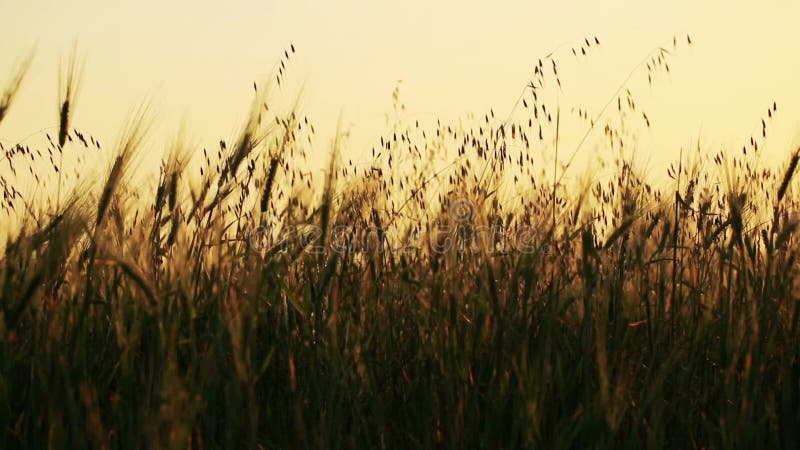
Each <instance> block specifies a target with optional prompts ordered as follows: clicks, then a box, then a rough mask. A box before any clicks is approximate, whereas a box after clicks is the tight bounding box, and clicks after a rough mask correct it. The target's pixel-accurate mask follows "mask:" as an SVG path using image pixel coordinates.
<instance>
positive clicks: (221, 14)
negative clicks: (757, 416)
mask: <svg viewBox="0 0 800 450" xmlns="http://www.w3.org/2000/svg"><path fill="white" fill-rule="evenodd" d="M0 18H1V19H0V23H2V26H0V42H2V47H1V48H0V80H2V81H3V82H4V81H5V80H7V79H8V77H9V76H10V74H11V71H12V69H13V67H14V65H15V63H16V62H18V61H19V59H20V58H21V57H23V56H24V55H25V54H26V52H27V51H28V50H29V49H30V48H31V47H32V46H33V45H34V44H36V46H37V52H36V57H35V61H34V64H33V66H32V67H31V71H30V73H29V76H28V78H27V80H26V82H25V84H24V85H23V87H22V90H21V92H20V94H19V97H18V99H17V101H16V102H15V104H14V106H13V107H12V109H11V111H10V114H9V116H8V118H7V119H6V121H5V122H4V123H3V124H2V125H0V139H2V140H3V142H11V143H14V142H18V141H20V140H23V139H25V138H26V137H28V136H29V135H31V134H32V133H35V132H37V131H38V130H41V129H43V128H46V127H51V126H54V125H56V117H57V115H56V102H57V100H56V92H57V73H58V63H59V59H60V58H64V57H66V56H67V55H68V53H69V52H70V50H71V48H72V46H73V42H75V41H76V40H77V42H78V48H79V54H80V55H81V56H82V59H83V60H84V61H85V69H84V72H83V78H82V85H81V91H80V92H79V97H78V104H77V110H76V113H75V119H74V124H75V125H76V126H77V127H78V128H81V129H85V130H89V131H91V132H92V133H93V134H95V135H96V136H98V137H99V138H101V139H103V140H104V141H105V142H109V141H113V140H114V139H115V138H116V136H117V132H118V130H119V129H120V126H121V124H122V123H123V122H124V120H125V118H126V117H127V116H128V115H129V113H130V112H131V110H132V109H133V108H135V107H136V106H137V105H139V104H141V103H142V102H143V101H145V100H147V99H150V101H151V103H152V106H153V111H154V113H155V118H156V120H155V121H154V123H155V126H154V129H153V137H154V139H153V141H154V143H155V148H160V146H162V144H163V143H164V142H165V141H166V137H167V136H171V135H174V133H175V130H176V129H177V128H178V126H179V124H180V123H181V121H182V120H184V119H185V120H186V122H187V123H188V125H189V126H188V129H189V131H190V134H191V135H192V136H194V137H195V138H196V140H197V141H199V142H203V143H213V142H216V140H218V139H219V138H221V137H230V136H233V135H234V134H235V132H236V130H237V129H238V127H239V126H240V125H241V122H242V120H243V118H244V115H245V114H246V112H247V109H248V106H249V101H250V99H251V97H252V90H253V89H252V83H253V81H254V80H263V79H265V78H266V77H267V75H268V74H269V73H270V71H271V70H272V68H273V67H274V65H275V64H276V62H277V61H278V60H279V58H280V55H281V54H282V52H283V49H284V48H286V47H288V46H289V44H290V43H293V44H294V45H295V46H296V48H297V55H296V57H295V58H294V61H293V62H292V64H291V65H290V68H289V71H288V77H287V80H288V81H289V83H288V84H287V85H286V87H285V89H284V90H283V91H282V92H281V93H280V95H281V96H283V97H284V98H288V99H291V98H294V97H295V96H297V95H299V93H300V88H301V86H303V87H304V89H303V92H302V102H301V104H302V109H303V111H304V112H305V113H306V114H307V115H308V116H309V117H310V118H312V119H313V120H314V121H315V122H316V123H317V124H318V128H319V131H320V142H319V144H320V148H322V147H325V146H326V145H327V143H328V141H329V140H330V138H331V137H332V134H333V131H334V127H335V123H336V121H337V119H338V117H339V115H340V113H341V114H342V117H343V123H344V124H345V127H347V129H348V130H350V131H351V133H352V145H351V146H350V149H349V150H348V151H351V152H353V153H354V154H357V155H358V154H366V152H367V151H368V149H369V146H370V145H371V142H373V141H374V139H375V138H376V137H377V136H378V133H379V132H380V131H381V130H382V129H383V127H384V123H385V119H384V118H385V114H386V113H389V112H391V108H392V98H391V93H392V89H393V88H394V86H395V83H396V81H397V80H403V83H402V90H401V96H402V99H403V101H404V103H405V104H406V105H407V114H408V116H409V117H413V118H419V119H421V120H429V121H430V120H435V119H436V118H437V117H441V118H443V119H455V118H458V117H462V116H464V115H465V114H467V113H469V112H475V113H481V114H482V113H483V112H485V111H486V110H488V109H489V108H494V109H495V111H497V112H498V113H499V114H507V113H508V111H509V110H510V108H511V107H512V106H513V104H514V102H515V101H516V99H517V96H518V95H519V93H520V90H521V88H522V87H523V86H524V85H525V84H526V81H527V79H528V77H529V76H530V73H531V71H532V69H533V65H534V63H535V62H536V61H537V59H538V58H539V57H541V56H543V55H545V54H547V53H548V52H550V51H552V50H554V49H556V48H559V46H561V45H562V44H567V47H562V50H561V53H559V55H560V56H558V59H559V62H560V64H561V67H562V72H563V73H564V74H565V75H564V81H565V89H564V99H563V100H564V102H565V104H568V105H573V106H584V107H586V108H588V109H590V110H593V111H596V110H599V109H600V108H601V107H602V105H603V104H604V103H605V102H606V101H608V100H609V99H610V98H611V97H612V96H613V93H614V91H615V90H616V88H617V86H618V85H619V83H620V82H621V81H622V80H624V79H625V78H626V77H627V75H628V73H629V72H630V71H631V70H632V69H633V68H634V67H635V66H636V65H637V64H638V62H639V61H640V60H641V59H642V58H643V57H644V56H645V55H646V54H647V53H648V52H649V51H651V50H652V49H653V48H654V47H656V46H658V45H662V44H663V45H666V44H667V43H670V44H671V42H672V37H673V35H676V34H677V35H679V36H685V35H686V34H687V33H688V34H690V35H691V36H692V38H693V40H694V45H693V46H692V47H691V48H689V49H685V50H683V51H679V52H678V54H676V55H675V57H674V59H673V61H674V63H673V66H672V69H673V70H672V76H671V77H670V78H669V79H663V80H661V81H660V82H659V83H657V85H656V86H655V87H654V88H653V89H648V88H647V85H646V83H642V82H641V81H642V78H643V77H646V75H641V76H639V77H638V78H635V79H634V86H635V87H636V88H637V96H638V97H639V98H640V100H641V101H642V102H643V103H644V104H645V106H646V108H647V111H648V114H649V115H650V117H651V119H652V121H653V128H652V131H650V132H649V133H648V134H649V137H648V138H647V139H646V140H645V141H644V142H643V149H642V150H641V151H643V152H645V151H646V152H649V154H650V155H651V156H652V161H655V162H656V163H657V164H658V163H660V162H661V161H665V160H667V159H669V158H673V157H676V156H677V151H678V148H679V147H680V146H681V145H684V146H685V145H688V144H690V143H692V142H694V141H695V140H696V139H697V138H698V136H700V137H701V138H702V140H703V141H704V142H705V144H706V145H708V146H709V147H710V148H714V149H718V148H719V147H720V146H722V145H725V146H729V147H732V148H738V147H741V144H742V142H743V141H745V140H746V139H747V138H748V136H749V135H750V133H752V132H753V131H754V130H755V131H758V130H760V117H761V116H762V115H763V114H764V112H765V111H766V109H767V107H768V105H771V104H772V102H773V100H775V101H777V103H778V105H779V110H778V116H777V119H776V120H775V122H774V127H773V129H772V130H773V132H772V135H771V138H770V140H769V141H768V146H767V149H766V153H767V154H769V155H771V156H772V157H774V158H780V159H781V160H783V159H785V158H786V154H787V153H788V149H789V146H790V144H791V143H792V142H793V139H794V137H795V132H796V131H797V129H798V125H800V121H798V118H800V85H799V84H798V80H800V57H799V56H798V48H800V47H799V46H798V42H799V40H798V37H797V32H796V29H797V21H798V19H800V2H797V1H795V0H765V1H747V2H744V1H704V2H698V1H696V0H692V1H689V0H675V1H670V2H643V1H637V2H634V1H619V0H615V1H561V0H560V1H550V2H542V1H530V0H528V1H508V0H504V1H492V2H489V1H480V2H477V1H471V0H459V1H453V0H446V1H441V0H440V1H429V0H425V1H422V0H406V1H402V2H382V1H381V2H379V1H355V0H337V1H325V2H322V1H316V2H312V1H308V0H294V1H284V2H275V1H268V0H260V1H256V0H233V1H229V2H224V3H223V2H216V1H214V2H212V1H207V0H195V1H186V0H180V1H169V2H164V1H155V0H142V1H136V2H109V1H100V0H70V1H63V0H50V1H44V0H26V1H14V0H0ZM595 35H596V36H597V37H598V38H599V39H600V40H601V42H602V46H601V48H600V49H599V50H598V51H597V52H596V53H595V54H593V55H591V57H590V58H587V59H585V60H582V61H578V60H576V58H574V57H573V56H572V54H571V53H569V52H568V49H569V44H571V43H578V42H580V41H582V39H583V37H584V36H595ZM643 73H644V72H643ZM636 80H638V81H636ZM645 144H646V145H645ZM153 151H154V152H155V151H156V150H153ZM320 151H322V150H320ZM154 160H155V159H154ZM654 169H655V170H660V169H659V168H658V166H656V167H654Z"/></svg>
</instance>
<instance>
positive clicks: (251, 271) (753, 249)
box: [0, 38, 800, 449]
mask: <svg viewBox="0 0 800 450" xmlns="http://www.w3.org/2000/svg"><path fill="white" fill-rule="evenodd" d="M687 40H688V38H687ZM599 43H600V41H599V40H598V39H596V38H594V39H591V40H590V39H589V38H587V39H586V40H585V41H584V43H582V44H580V45H579V46H577V47H574V49H573V54H574V57H576V58H582V57H584V55H586V54H587V51H590V50H591V49H592V48H593V47H594V46H596V45H599ZM584 44H585V45H584ZM674 47H675V48H676V49H677V48H678V47H679V43H678V39H677V38H676V39H675V40H674ZM293 54H294V47H292V48H291V50H290V51H289V50H287V52H286V53H285V54H284V59H282V60H281V63H280V70H279V73H278V74H277V78H276V82H280V81H281V80H282V79H283V77H284V76H285V72H286V70H287V65H288V63H289V59H290V58H291V56H292V55H293ZM670 55H671V53H670V52H666V53H665V52H662V51H661V50H657V51H656V52H654V53H653V54H652V55H650V56H649V57H648V58H647V59H646V60H645V64H644V65H642V68H644V67H645V65H646V71H644V70H638V69H637V70H636V71H634V74H637V73H638V74H639V75H640V76H644V75H645V74H646V75H647V78H648V81H649V82H651V83H653V82H656V81H657V76H662V75H664V74H666V72H667V71H668V70H669V66H668V63H669V62H668V58H669V57H670ZM550 66H551V67H550ZM71 72H72V71H70V73H71ZM20 73H22V74H24V70H22V71H21V72H20ZM73 79H74V78H73ZM20 82H21V76H20V77H14V78H13V79H12V81H11V85H10V88H8V89H7V92H11V93H12V94H11V95H9V96H7V97H8V98H9V99H10V98H13V92H16V89H17V87H18V86H19V83H20ZM67 84H68V85H69V84H72V82H68V83H67ZM545 85H547V86H551V87H552V86H557V88H558V89H560V85H561V82H560V80H559V79H558V71H557V65H556V63H555V56H553V55H549V56H548V57H546V58H543V59H542V60H541V61H539V62H538V64H537V65H536V68H535V73H534V75H533V78H532V80H531V81H530V83H529V85H528V87H527V88H526V89H525V90H524V91H523V93H522V95H521V97H520V101H519V102H518V105H517V108H516V109H515V112H514V113H513V114H512V115H510V116H509V117H508V118H507V119H506V120H500V119H497V118H495V117H494V113H493V112H489V113H487V114H486V116H485V117H483V118H480V119H478V120H477V121H475V122H474V123H472V124H467V125H465V123H464V122H462V123H459V124H445V123H436V124H431V125H430V126H428V127H426V126H425V125H424V124H423V125H420V124H419V123H418V122H417V123H409V122H403V121H402V120H401V121H400V122H399V123H398V124H397V126H395V127H394V128H393V129H392V130H390V131H389V132H388V133H387V134H385V135H384V136H382V137H381V138H380V142H379V143H376V148H375V149H373V158H372V159H371V160H369V161H366V162H358V161H357V162H352V161H349V160H346V156H345V155H346V154H347V153H346V152H345V151H344V150H343V148H344V147H343V146H345V145H347V142H346V140H345V139H344V136H343V135H342V134H341V133H340V134H337V136H336V139H335V141H334V143H333V147H332V149H331V150H332V151H331V153H330V154H331V155H332V156H331V160H330V163H329V164H328V168H327V171H326V172H325V175H324V179H323V180H320V181H321V183H318V182H317V181H318V180H316V179H315V178H316V177H315V176H314V175H313V172H309V170H310V169H309V167H310V163H309V161H308V158H307V152H308V151H310V149H311V148H312V147H311V145H310V142H312V139H313V138H314V136H315V130H314V126H313V124H312V123H311V122H309V121H308V119H307V118H305V117H303V116H302V115H301V114H300V112H299V111H298V110H297V108H296V107H294V108H291V109H289V110H286V111H280V110H279V108H276V107H271V106H270V105H269V104H268V103H267V100H268V98H266V97H265V92H264V91H263V90H259V88H258V86H256V97H257V98H256V100H255V101H254V103H253V105H254V106H253V108H252V109H251V111H250V112H249V114H248V116H247V118H246V120H245V125H244V126H243V127H242V132H241V134H240V135H239V136H238V137H237V138H236V139H235V140H234V141H233V142H234V144H233V145H231V146H229V145H228V144H227V142H226V141H224V140H223V141H220V144H219V149H217V150H216V151H215V150H213V149H212V150H211V151H209V150H208V149H205V148H204V149H201V148H196V147H195V146H194V145H193V144H191V143H190V142H189V141H188V140H186V139H185V138H178V139H177V140H176V141H175V142H173V143H172V144H171V146H170V148H169V149H168V151H167V152H166V153H165V158H164V160H163V162H162V164H161V166H160V171H159V174H158V178H157V180H158V181H157V183H156V185H155V186H153V187H151V190H150V191H148V190H143V189H142V187H141V186H133V185H131V182H130V181H129V180H130V178H129V177H128V175H129V172H130V170H129V169H130V167H131V161H133V160H134V159H135V157H136V153H137V151H139V148H140V147H141V145H142V143H143V140H144V139H145V136H146V131H147V127H146V125H147V121H146V119H145V118H144V117H143V116H141V115H136V116H135V117H134V119H133V120H132V122H131V125H129V126H128V127H126V131H124V132H123V133H122V136H121V138H120V141H119V144H118V146H117V147H116V151H115V153H113V154H111V155H109V156H110V161H111V162H110V166H109V169H108V172H107V173H106V174H105V178H103V179H101V180H100V183H99V184H98V186H96V187H93V186H91V185H87V184H86V183H78V184H77V185H76V187H74V188H73V189H70V190H69V192H68V193H67V194H66V196H65V200H64V201H63V202H60V201H59V202H57V203H56V204H55V206H53V205H52V204H48V203H44V204H42V205H40V204H39V203H37V201H36V199H35V198H30V199H26V201H25V204H27V205H30V207H27V208H25V209H22V208H19V207H14V206H13V205H12V203H14V202H20V201H21V200H20V199H19V197H20V196H21V194H19V193H17V191H16V190H15V189H14V185H15V183H18V182H20V180H21V179H23V178H25V177H28V176H29V175H30V176H34V175H37V176H39V177H40V178H36V179H37V180H39V179H41V180H43V181H42V183H45V182H46V180H48V179H50V178H48V177H55V176H57V175H56V173H55V172H51V173H36V174H34V172H33V170H30V171H29V172H25V171H24V170H22V169H20V170H19V171H17V170H15V169H14V168H20V167H25V166H26V165H27V166H28V167H32V166H33V162H29V161H34V160H36V159H37V158H46V156H44V155H46V154H47V152H48V151H51V150H52V147H55V144H56V143H54V142H50V147H49V148H45V149H44V150H45V151H44V153H42V152H41V151H40V150H41V149H30V148H26V147H24V146H20V145H17V146H13V147H10V148H4V152H5V158H7V160H8V164H9V168H10V169H11V170H13V172H12V171H11V170H10V171H9V173H8V175H7V176H5V177H4V178H2V180H1V181H2V183H0V186H3V188H4V190H5V191H4V192H5V194H4V202H3V203H2V206H3V214H5V215H6V216H7V218H9V217H10V218H14V217H16V218H19V219H21V220H20V223H21V225H20V226H19V227H18V229H14V230H12V231H8V232H7V233H6V234H7V236H6V243H5V249H4V253H3V255H2V259H1V260H0V426H1V427H2V429H1V430H0V443H1V445H2V447H3V448H175V449H178V448H180V449H186V448H191V449H215V448H369V449H384V448H493V449H494V448H637V449H638V448H797V446H798V445H800V415H798V411H800V385H798V380H799V379H800V363H799V362H798V351H799V350H800V346H799V345H798V344H800V339H799V338H798V321H799V318H800V315H798V295H797V292H798V287H799V285H798V283H800V273H798V270H797V266H796V264H795V263H796V260H797V256H798V251H800V245H799V244H798V240H797V237H796V236H795V235H794V234H795V233H794V232H795V230H796V228H797V226H798V220H797V218H796V215H795V213H794V211H793V205H795V204H796V198H797V191H796V188H795V187H796V178H795V171H796V168H797V163H798V154H800V153H798V152H800V149H798V150H795V149H787V151H791V152H793V153H791V157H790V160H789V163H788V166H787V168H786V169H785V170H783V171H775V170H771V169H769V168H764V167H761V166H760V165H759V159H758V157H757V155H758V146H759V143H762V142H763V139H765V138H766V134H767V133H766V130H767V126H768V124H769V120H770V119H771V118H772V117H773V114H775V113H777V105H776V104H775V105H772V106H770V108H769V111H768V117H766V120H765V121H764V122H763V127H764V128H763V129H764V133H763V136H762V138H761V140H759V139H752V140H751V141H750V142H749V143H747V144H746V147H745V149H744V151H743V153H745V154H742V155H739V154H738V152H736V153H735V154H734V152H728V151H720V152H718V153H714V152H712V151H709V150H707V149H703V148H701V147H700V146H699V145H698V148H697V149H696V150H695V151H694V153H693V154H692V155H690V156H692V157H693V158H694V159H691V158H688V157H684V155H689V154H690V152H688V151H687V152H682V153H681V157H680V161H678V162H676V163H675V164H673V165H672V166H671V167H669V168H668V170H667V174H668V176H670V177H671V178H672V179H673V180H674V183H673V184H672V185H669V186H667V187H661V188H659V187H656V186H653V185H651V184H649V183H648V181H647V180H646V178H645V177H644V176H643V175H642V174H641V173H639V171H638V170H637V168H636V164H635V163H634V162H632V161H631V158H630V153H629V152H627V151H626V145H627V146H628V147H627V148H630V147H631V144H630V142H631V140H632V139H634V136H632V135H631V131H630V130H631V129H637V128H639V129H640V128H642V127H648V126H649V121H650V119H649V118H648V116H647V114H646V113H645V112H643V111H640V110H639V109H638V107H637V105H636V103H637V102H636V98H635V96H634V94H633V92H632V89H630V88H627V87H625V86H624V85H623V88H621V89H620V91H619V92H618V93H617V94H615V96H614V98H613V99H612V100H611V101H610V102H609V105H613V106H617V110H616V113H614V108H613V107H610V106H609V107H607V108H603V109H602V110H601V111H600V112H598V113H596V114H591V113H590V112H588V111H586V110H584V109H580V110H579V111H578V112H577V113H576V115H575V116H576V117H575V118H576V119H577V120H581V121H583V123H585V124H586V127H587V130H589V131H587V136H588V134H589V133H590V132H591V131H592V130H600V129H602V130H604V131H603V136H602V137H599V138H598V141H599V142H601V143H602V145H603V146H602V148H601V151H602V152H603V153H604V154H605V155H606V156H605V159H604V160H605V163H606V164H607V166H606V167H608V171H609V173H610V174H611V175H612V176H611V177H609V178H602V177H599V176H596V177H587V178H586V179H585V180H584V181H582V182H575V183H573V184H572V185H568V184H567V182H568V179H567V178H564V173H565V172H566V171H567V170H569V169H570V164H571V163H572V161H573V157H574V153H572V152H571V151H570V149H566V150H565V151H566V152H567V153H566V154H567V155H569V156H570V158H569V160H568V162H567V163H566V164H563V165H561V166H560V169H559V165H558V163H559V161H558V160H556V167H555V169H556V170H555V171H554V173H552V174H550V175H552V177H548V176H545V175H546V169H541V168H540V167H539V166H538V162H537V161H538V160H537V159H536V158H534V157H532V156H531V155H532V154H534V152H535V154H543V153H547V152H554V150H555V145H556V143H557V142H558V139H557V136H558V134H559V127H560V122H561V121H563V120H565V119H566V118H567V117H566V116H567V113H566V111H567V109H566V108H565V107H564V106H563V105H559V104H558V103H555V102H557V101H558V100H557V98H556V99H553V98H552V95H550V94H548V91H547V88H546V87H544V86H545ZM549 92H551V93H552V91H549ZM67 97H69V94H68V95H67ZM59 102H60V103H61V104H66V102H65V101H64V99H59ZM10 103H11V102H10V101H5V100H4V103H3V104H4V105H8V104H10ZM69 103H70V104H73V103H74V98H71V99H69ZM65 109H66V108H65V107H63V106H62V111H63V110H65ZM3 111H4V112H5V109H4V110H3ZM562 114H563V115H564V116H565V117H562ZM68 123H69V121H68V120H66V121H64V120H62V121H61V124H62V126H60V128H59V138H58V147H63V146H64V141H65V140H66V141H69V138H70V136H72V137H74V138H76V139H78V140H79V141H82V142H83V143H84V144H85V146H84V147H85V150H86V151H89V149H91V151H101V149H100V145H99V143H97V144H96V145H93V146H90V145H89V144H88V142H87V138H86V137H85V135H84V134H83V133H81V132H79V131H77V130H74V129H70V127H69V126H68ZM62 136H63V137H62ZM88 141H89V142H91V143H93V144H94V143H95V141H96V140H95V138H94V137H91V136H90V137H89V138H88ZM580 145H583V141H581V144H580ZM761 146H762V147H763V143H762V145H761ZM37 150H39V151H37ZM77 151H78V150H77V149H76V152H77ZM748 151H749V153H748ZM453 153H455V157H454V158H453V157H451V156H452V154H453ZM191 155H194V157H195V161H194V162H193V163H190V161H189V157H190V156H191ZM609 155H610V156H609ZM37 167H39V166H37ZM0 173H5V172H0ZM59 179H60V178H59ZM59 186H60V182H59ZM721 186H722V187H721ZM150 193H152V195H150ZM148 199H150V200H148Z"/></svg>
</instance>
